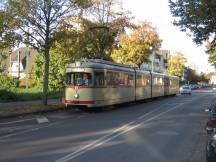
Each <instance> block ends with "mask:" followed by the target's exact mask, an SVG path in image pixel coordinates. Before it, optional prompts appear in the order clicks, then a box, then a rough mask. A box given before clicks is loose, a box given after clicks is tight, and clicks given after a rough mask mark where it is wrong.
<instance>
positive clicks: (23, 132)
mask: <svg viewBox="0 0 216 162" xmlns="http://www.w3.org/2000/svg"><path fill="white" fill-rule="evenodd" d="M55 124H57V123H52V124H49V125H45V126H42V127H37V128H32V129H28V130H24V131H21V132H18V133H11V134H8V135H5V136H1V137H0V140H2V139H5V138H8V137H13V136H17V135H21V134H25V133H29V132H33V131H36V130H39V129H42V128H48V127H50V126H53V125H55Z"/></svg>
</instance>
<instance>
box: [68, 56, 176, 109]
mask: <svg viewBox="0 0 216 162" xmlns="http://www.w3.org/2000/svg"><path fill="white" fill-rule="evenodd" d="M178 92H179V79H178V77H175V76H168V75H165V74H160V73H153V72H149V71H144V70H141V69H138V68H132V67H131V66H129V65H123V64H118V63H113V62H110V61H104V60H100V59H94V60H85V61H76V62H74V63H71V64H68V65H67V66H66V86H65V100H64V101H65V105H66V106H69V105H77V106H86V107H103V106H108V105H115V104H121V103H126V102H133V101H138V100H144V99H149V98H155V97H161V96H168V95H176V94H177V93H178Z"/></svg>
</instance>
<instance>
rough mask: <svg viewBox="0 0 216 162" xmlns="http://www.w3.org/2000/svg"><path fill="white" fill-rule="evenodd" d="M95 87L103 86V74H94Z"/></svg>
mask: <svg viewBox="0 0 216 162" xmlns="http://www.w3.org/2000/svg"><path fill="white" fill-rule="evenodd" d="M95 85H96V86H104V85H105V84H104V72H95Z"/></svg>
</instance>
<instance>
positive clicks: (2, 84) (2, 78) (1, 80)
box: [0, 73, 16, 90]
mask: <svg viewBox="0 0 216 162" xmlns="http://www.w3.org/2000/svg"><path fill="white" fill-rule="evenodd" d="M13 88H16V79H15V78H12V77H9V76H8V75H6V74H4V73H0V90H10V89H13Z"/></svg>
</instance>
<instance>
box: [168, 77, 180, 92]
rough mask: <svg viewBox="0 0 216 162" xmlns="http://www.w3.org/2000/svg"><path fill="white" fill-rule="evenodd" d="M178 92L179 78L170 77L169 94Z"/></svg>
mask: <svg viewBox="0 0 216 162" xmlns="http://www.w3.org/2000/svg"><path fill="white" fill-rule="evenodd" d="M178 93H179V78H178V77H171V78H170V95H175V94H178Z"/></svg>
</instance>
